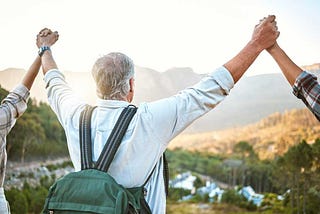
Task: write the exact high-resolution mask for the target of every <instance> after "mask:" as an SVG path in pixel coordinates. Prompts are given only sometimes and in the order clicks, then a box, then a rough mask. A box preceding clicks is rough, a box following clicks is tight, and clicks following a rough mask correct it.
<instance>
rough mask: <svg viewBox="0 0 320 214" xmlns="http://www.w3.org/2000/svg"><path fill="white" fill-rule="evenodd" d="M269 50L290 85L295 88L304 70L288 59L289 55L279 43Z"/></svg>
mask: <svg viewBox="0 0 320 214" xmlns="http://www.w3.org/2000/svg"><path fill="white" fill-rule="evenodd" d="M267 50H268V52H269V54H270V55H271V56H272V57H273V59H274V60H275V61H276V62H277V64H278V65H279V67H280V69H281V71H282V72H283V74H284V76H285V77H286V79H287V80H288V82H289V83H290V85H291V86H293V84H294V82H295V81H296V79H297V77H298V76H299V75H300V74H301V73H302V72H303V70H302V69H301V68H300V67H299V66H297V65H296V64H295V63H294V62H293V61H292V60H291V59H290V58H289V57H288V55H287V54H286V53H285V52H284V51H283V50H282V49H281V48H280V46H279V45H278V43H275V44H274V45H273V46H272V47H270V48H268V49H267Z"/></svg>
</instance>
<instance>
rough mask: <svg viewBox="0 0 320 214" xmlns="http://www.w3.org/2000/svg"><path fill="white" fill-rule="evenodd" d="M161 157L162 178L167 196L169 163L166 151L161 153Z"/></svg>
mask: <svg viewBox="0 0 320 214" xmlns="http://www.w3.org/2000/svg"><path fill="white" fill-rule="evenodd" d="M162 158H163V180H164V189H165V191H166V196H167V197H168V196H169V164H168V160H167V158H166V153H165V152H164V153H163V155H162Z"/></svg>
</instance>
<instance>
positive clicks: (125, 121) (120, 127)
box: [95, 105, 137, 172]
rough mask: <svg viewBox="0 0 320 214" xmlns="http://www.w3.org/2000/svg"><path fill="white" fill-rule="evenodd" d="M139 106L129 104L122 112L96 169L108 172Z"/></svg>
mask: <svg viewBox="0 0 320 214" xmlns="http://www.w3.org/2000/svg"><path fill="white" fill-rule="evenodd" d="M136 111H137V108H136V107H135V106H133V105H129V106H127V107H126V108H125V109H124V110H123V111H122V112H121V114H120V117H119V119H118V121H117V122H116V125H115V127H114V128H113V130H112V132H111V135H110V136H109V138H108V140H107V142H106V144H105V146H104V148H103V150H102V152H101V154H100V156H99V159H98V161H97V163H96V167H95V168H96V169H98V170H100V171H104V172H107V171H108V169H109V166H110V164H111V162H112V161H113V158H114V156H115V154H116V152H117V150H118V148H119V146H120V144H121V141H122V138H123V136H124V134H125V133H126V131H127V128H128V126H129V123H130V121H131V119H132V118H133V116H134V115H135V113H136Z"/></svg>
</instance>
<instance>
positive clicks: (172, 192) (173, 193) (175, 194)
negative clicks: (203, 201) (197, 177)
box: [168, 188, 191, 201]
mask: <svg viewBox="0 0 320 214" xmlns="http://www.w3.org/2000/svg"><path fill="white" fill-rule="evenodd" d="M190 193H191V192H190V190H185V189H181V188H169V198H168V200H169V201H178V200H180V199H181V198H182V197H183V196H186V195H189V194H190Z"/></svg>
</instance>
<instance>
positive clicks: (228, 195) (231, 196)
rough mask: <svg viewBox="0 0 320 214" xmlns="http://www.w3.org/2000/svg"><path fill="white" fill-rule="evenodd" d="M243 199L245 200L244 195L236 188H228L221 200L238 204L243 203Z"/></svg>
mask: <svg viewBox="0 0 320 214" xmlns="http://www.w3.org/2000/svg"><path fill="white" fill-rule="evenodd" d="M242 201H244V199H243V197H242V196H241V195H239V194H238V192H237V191H236V190H234V189H229V190H226V191H225V192H224V193H223V195H222V198H221V202H224V203H228V204H233V205H238V206H239V205H240V204H241V202H242Z"/></svg>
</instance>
